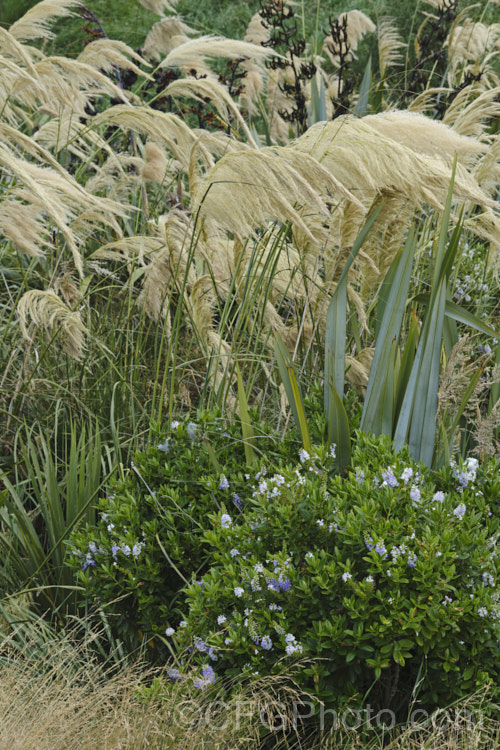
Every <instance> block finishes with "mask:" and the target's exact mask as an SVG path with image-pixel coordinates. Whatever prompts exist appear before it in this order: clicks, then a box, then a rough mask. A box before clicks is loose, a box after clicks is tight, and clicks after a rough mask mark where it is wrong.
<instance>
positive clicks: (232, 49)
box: [161, 36, 276, 69]
mask: <svg viewBox="0 0 500 750" xmlns="http://www.w3.org/2000/svg"><path fill="white" fill-rule="evenodd" d="M273 54H276V53H274V52H273V51H272V50H270V49H266V48H264V47H260V46H259V45H257V44H250V43H249V42H240V41H238V40H236V39H225V38H224V37H220V36H201V37H198V39H190V40H189V41H187V42H184V43H183V44H179V45H178V46H177V47H174V49H172V50H171V51H170V52H169V53H168V55H167V56H166V57H165V59H164V60H163V61H162V63H161V66H162V67H167V68H169V67H178V68H183V69H189V68H197V67H198V66H199V65H200V64H204V63H205V62H206V60H209V59H211V58H216V57H229V58H231V59H235V58H238V57H241V58H250V59H253V60H255V61H259V62H263V61H264V60H265V59H266V58H267V57H269V56H270V55H273Z"/></svg>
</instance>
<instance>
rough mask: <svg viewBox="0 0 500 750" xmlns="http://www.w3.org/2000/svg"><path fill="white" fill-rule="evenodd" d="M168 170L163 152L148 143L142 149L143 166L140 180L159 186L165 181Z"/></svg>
mask: <svg viewBox="0 0 500 750" xmlns="http://www.w3.org/2000/svg"><path fill="white" fill-rule="evenodd" d="M167 168H168V159H167V157H166V156H165V152H164V150H163V149H162V148H160V146H158V144H157V143H153V142H152V141H148V142H147V143H146V145H145V147H144V166H143V168H142V179H143V180H149V181H151V182H157V183H158V184H159V185H161V184H162V182H163V181H164V179H165V174H166V172H167Z"/></svg>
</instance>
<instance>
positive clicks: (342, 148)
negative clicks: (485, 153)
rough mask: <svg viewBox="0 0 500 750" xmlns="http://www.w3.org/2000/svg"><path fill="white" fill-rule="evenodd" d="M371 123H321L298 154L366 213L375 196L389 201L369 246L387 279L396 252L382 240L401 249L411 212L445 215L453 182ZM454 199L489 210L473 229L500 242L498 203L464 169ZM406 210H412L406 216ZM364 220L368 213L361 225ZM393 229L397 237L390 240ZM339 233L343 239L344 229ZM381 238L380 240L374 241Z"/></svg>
mask: <svg viewBox="0 0 500 750" xmlns="http://www.w3.org/2000/svg"><path fill="white" fill-rule="evenodd" d="M366 119H367V118H363V119H361V120H360V119H356V118H354V117H351V116H349V115H348V116H343V117H339V118H338V119H337V120H335V121H334V122H329V123H318V124H316V125H313V126H312V127H311V128H310V129H309V130H308V131H307V132H306V133H305V134H304V135H303V136H301V137H300V138H299V139H298V140H297V141H295V143H294V144H293V148H294V149H298V150H300V151H302V152H304V153H309V154H310V155H311V156H312V157H314V158H315V159H316V160H317V161H319V162H320V163H321V164H322V165H323V166H324V167H326V168H327V169H328V170H329V171H330V172H331V173H332V174H333V175H334V176H335V177H336V178H337V179H338V180H339V181H340V182H342V183H343V184H344V185H346V186H347V187H349V188H350V189H351V191H352V192H354V193H355V194H356V195H358V196H360V197H361V198H362V199H363V201H364V203H365V207H366V209H365V212H364V213H366V211H367V210H368V208H369V207H370V206H371V204H372V201H373V200H374V199H375V197H376V196H380V195H382V194H383V195H384V197H385V198H386V205H385V208H384V210H383V211H382V213H381V215H380V216H379V217H378V219H377V222H376V224H375V226H374V228H373V230H372V232H371V234H370V236H369V237H368V240H367V243H365V246H364V249H365V251H366V252H368V253H369V254H370V255H372V252H376V256H373V255H372V257H373V259H374V261H375V263H376V265H377V266H378V267H379V273H380V274H381V275H383V274H384V273H385V271H386V270H387V267H388V264H390V262H391V261H392V257H393V250H391V251H390V252H388V251H387V248H384V247H381V246H380V237H384V235H385V236H386V237H387V239H390V241H391V245H392V246H393V248H395V247H396V246H397V243H396V245H394V241H395V240H397V238H398V236H399V235H400V234H401V232H403V231H404V229H405V226H406V221H407V218H408V216H409V214H408V213H407V211H408V210H409V209H412V210H413V208H417V207H419V206H423V205H425V204H427V205H429V206H432V207H433V208H435V209H437V210H438V211H440V210H442V206H443V203H444V201H445V198H446V195H447V191H448V189H449V184H450V179H451V164H450V163H447V162H445V161H444V160H442V159H438V158H436V157H430V156H427V155H426V154H420V153H417V152H416V151H414V150H413V149H411V148H409V147H407V146H405V145H403V144H400V143H398V142H397V141H396V140H394V139H392V138H389V137H387V136H384V135H382V134H381V133H379V132H378V130H376V129H375V128H373V127H371V126H370V125H369V124H368V122H366V121H365V120H366ZM454 193H455V197H456V198H457V199H459V200H463V201H470V202H471V203H472V204H477V205H479V206H481V207H482V208H483V209H484V213H483V214H481V215H480V216H478V217H476V218H474V219H470V220H469V222H470V227H471V229H472V230H473V231H475V232H476V233H477V234H479V235H480V236H483V237H487V238H488V239H490V240H493V241H497V240H498V231H499V228H500V222H499V221H498V219H496V217H495V216H494V214H493V213H492V210H491V209H492V208H493V207H494V206H495V203H494V201H492V200H491V199H490V198H489V197H488V196H487V195H486V194H485V193H484V192H483V191H482V190H481V188H480V187H479V185H478V184H477V182H476V181H475V179H474V178H473V176H472V175H470V174H469V173H468V172H467V171H466V170H465V168H464V167H462V166H461V165H458V168H457V174H456V180H455V183H454ZM404 206H407V208H406V209H405V211H403V212H402V209H403V208H404ZM400 212H402V213H401V216H400V218H398V213H400ZM335 220H336V217H335V216H333V221H334V222H335ZM339 220H340V221H341V218H340V215H339ZM362 220H363V213H362V214H361V216H360V223H361V222H362ZM389 227H391V234H392V237H389V232H388V229H389ZM338 231H339V232H340V234H341V233H342V228H341V227H340V228H339V230H338ZM377 236H379V239H378V240H376V239H375V238H376V237H377ZM374 242H376V246H374V244H373V243H374ZM377 248H378V249H377ZM363 272H364V271H363ZM366 272H367V273H370V270H369V269H366ZM367 291H368V288H367V287H366V286H365V292H367Z"/></svg>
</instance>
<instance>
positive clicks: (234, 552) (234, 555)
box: [229, 547, 240, 557]
mask: <svg viewBox="0 0 500 750" xmlns="http://www.w3.org/2000/svg"><path fill="white" fill-rule="evenodd" d="M229 554H230V555H231V557H236V556H237V555H239V554H240V553H239V552H238V550H237V549H236V548H235V547H233V549H232V550H231V551H230V553H229Z"/></svg>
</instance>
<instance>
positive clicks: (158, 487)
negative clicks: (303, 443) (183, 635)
mask: <svg viewBox="0 0 500 750" xmlns="http://www.w3.org/2000/svg"><path fill="white" fill-rule="evenodd" d="M261 430H262V432H263V435H262V437H259V436H258V435H257V440H258V441H259V446H261V448H263V449H265V450H266V453H267V454H268V455H270V456H272V455H273V451H274V452H275V448H273V445H274V443H277V446H278V450H280V451H283V450H284V446H290V445H292V444H293V441H292V440H291V439H288V440H287V441H286V443H283V442H281V441H278V438H277V436H274V437H273V436H272V435H269V437H267V435H268V434H269V430H268V429H267V427H266V426H265V425H261ZM257 432H258V431H257ZM244 469H245V452H244V446H243V443H242V441H241V427H240V425H239V422H238V421H236V422H235V423H233V424H232V425H231V424H228V423H227V422H226V421H224V422H223V421H222V420H221V419H220V418H219V417H218V416H217V415H216V414H214V413H210V414H208V413H204V414H200V415H199V417H198V419H197V421H196V422H193V421H190V420H189V418H186V419H185V420H183V421H182V422H179V421H177V420H175V421H173V422H172V423H171V426H170V429H169V430H168V435H167V436H165V432H163V433H158V441H157V444H156V445H153V446H151V447H149V448H148V449H146V450H144V451H142V452H139V453H137V454H136V456H135V458H134V462H133V463H132V468H131V471H129V472H128V473H127V474H126V475H125V476H124V477H122V478H121V479H119V480H118V481H115V482H114V484H112V485H111V487H110V491H109V492H108V494H107V495H106V496H105V497H103V498H102V499H101V500H100V502H99V511H100V513H99V519H98V522H97V524H96V526H90V525H88V526H87V527H86V529H85V530H83V531H80V532H78V533H75V534H74V535H73V537H72V540H71V543H70V545H69V550H70V555H69V558H70V560H71V561H72V565H73V569H74V570H76V571H77V576H78V580H79V582H80V584H81V585H82V586H83V591H84V595H85V597H86V598H87V599H89V600H91V601H93V602H97V603H99V604H101V605H104V606H105V607H106V611H107V612H108V613H110V614H111V615H112V617H111V628H112V630H113V633H114V634H115V635H116V636H117V637H118V638H120V639H121V640H122V641H124V643H125V644H126V645H127V647H128V648H134V647H136V646H137V645H138V644H139V643H140V641H141V640H142V639H143V638H144V637H146V638H147V639H148V641H149V645H151V646H153V645H154V647H155V649H156V652H158V649H159V650H160V652H162V650H164V649H165V644H164V643H163V642H162V641H163V640H164V639H163V638H162V637H161V636H162V634H163V633H164V631H165V628H166V627H168V625H169V623H171V622H172V619H173V618H174V617H176V615H175V614H174V613H175V611H176V608H177V607H178V606H179V596H180V592H181V590H182V588H183V586H184V585H185V584H186V583H189V582H190V581H191V579H192V578H193V577H194V578H197V577H198V576H200V575H201V574H203V573H204V572H205V571H206V569H207V563H206V558H207V554H208V552H209V548H208V546H207V544H206V543H205V540H204V532H205V531H206V529H207V524H208V526H209V527H210V526H211V522H210V521H209V514H212V513H215V512H218V511H219V510H220V509H221V508H223V507H225V508H228V509H230V512H232V513H234V512H237V513H239V506H240V500H239V497H238V494H237V493H238V492H240V489H239V488H240V487H243V486H244V485H245V479H244ZM226 485H227V488H226ZM181 602H182V600H181ZM155 635H156V636H160V637H159V638H158V637H156V638H155V637H154V636H155Z"/></svg>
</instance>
